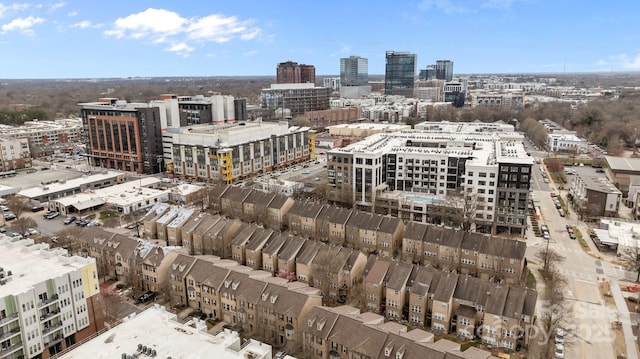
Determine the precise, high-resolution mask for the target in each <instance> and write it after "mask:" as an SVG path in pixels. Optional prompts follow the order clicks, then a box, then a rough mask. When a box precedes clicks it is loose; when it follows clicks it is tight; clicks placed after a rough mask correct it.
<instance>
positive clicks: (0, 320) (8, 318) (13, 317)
mask: <svg viewBox="0 0 640 359" xmlns="http://www.w3.org/2000/svg"><path fill="white" fill-rule="evenodd" d="M16 319H18V313H13V314H10V315H7V316H6V317H2V318H0V325H5V324H7V323H10V322H12V321H14V320H16Z"/></svg>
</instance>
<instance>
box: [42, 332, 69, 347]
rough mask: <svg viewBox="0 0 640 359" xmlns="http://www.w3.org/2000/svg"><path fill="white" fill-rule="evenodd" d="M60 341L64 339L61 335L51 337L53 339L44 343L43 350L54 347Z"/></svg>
mask: <svg viewBox="0 0 640 359" xmlns="http://www.w3.org/2000/svg"><path fill="white" fill-rule="evenodd" d="M62 339H64V337H63V336H62V334H58V335H55V336H53V338H50V339H49V341H45V342H44V347H45V348H49V347H51V346H54V345H56V344H58V343H60V342H61V341H62Z"/></svg>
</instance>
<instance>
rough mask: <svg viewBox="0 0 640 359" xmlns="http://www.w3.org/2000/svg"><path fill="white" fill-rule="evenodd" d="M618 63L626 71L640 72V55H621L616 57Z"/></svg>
mask: <svg viewBox="0 0 640 359" xmlns="http://www.w3.org/2000/svg"><path fill="white" fill-rule="evenodd" d="M616 58H617V60H618V63H619V64H620V66H622V68H623V69H626V70H640V53H637V54H636V55H635V56H634V55H627V54H620V55H617V56H616Z"/></svg>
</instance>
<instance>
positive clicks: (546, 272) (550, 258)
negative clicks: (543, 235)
mask: <svg viewBox="0 0 640 359" xmlns="http://www.w3.org/2000/svg"><path fill="white" fill-rule="evenodd" d="M547 243H548V242H547ZM536 257H537V258H538V259H540V261H542V268H541V269H540V271H541V273H542V276H543V277H544V278H545V279H546V278H550V275H551V274H552V273H553V271H554V269H555V268H556V266H557V265H558V264H560V263H562V262H563V261H564V259H565V258H564V257H563V256H562V255H560V254H559V253H558V252H556V251H555V250H553V249H551V248H549V246H548V245H547V247H546V248H544V249H542V250H540V251H539V252H538V253H536Z"/></svg>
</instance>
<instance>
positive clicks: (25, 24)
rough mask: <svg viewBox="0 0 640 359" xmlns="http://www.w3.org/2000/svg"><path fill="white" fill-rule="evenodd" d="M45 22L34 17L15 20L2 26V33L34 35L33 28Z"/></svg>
mask: <svg viewBox="0 0 640 359" xmlns="http://www.w3.org/2000/svg"><path fill="white" fill-rule="evenodd" d="M43 22H44V19H43V18H41V17H33V16H29V17H25V18H18V19H13V20H12V21H11V22H9V23H8V24H4V25H2V33H3V34H4V33H7V32H10V31H18V32H21V33H23V34H25V35H34V31H33V27H34V26H35V25H37V24H41V23H43Z"/></svg>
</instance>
